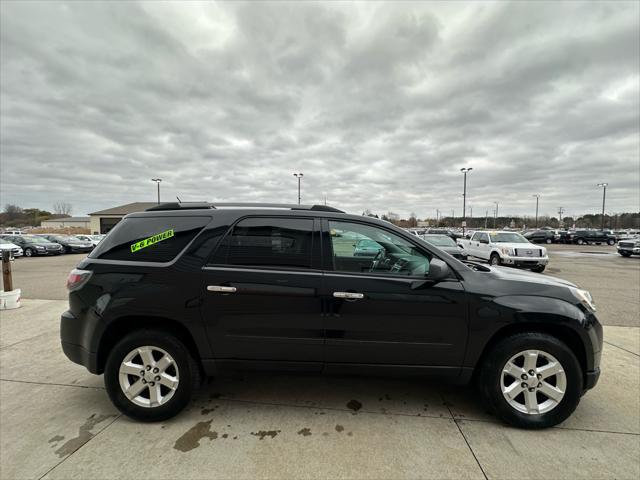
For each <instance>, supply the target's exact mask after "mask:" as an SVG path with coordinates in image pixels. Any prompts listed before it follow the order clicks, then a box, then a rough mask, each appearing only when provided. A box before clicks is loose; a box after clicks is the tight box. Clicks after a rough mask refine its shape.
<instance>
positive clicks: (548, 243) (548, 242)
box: [545, 238, 553, 245]
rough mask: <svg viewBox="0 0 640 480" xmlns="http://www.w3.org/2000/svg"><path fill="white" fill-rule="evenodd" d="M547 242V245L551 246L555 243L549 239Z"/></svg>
mask: <svg viewBox="0 0 640 480" xmlns="http://www.w3.org/2000/svg"><path fill="white" fill-rule="evenodd" d="M545 242H547V245H550V244H552V243H553V240H551V239H550V238H547V239H546V240H545Z"/></svg>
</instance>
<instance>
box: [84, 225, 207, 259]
mask: <svg viewBox="0 0 640 480" xmlns="http://www.w3.org/2000/svg"><path fill="white" fill-rule="evenodd" d="M208 222H209V217H144V218H142V217H140V218H126V219H124V220H123V221H121V222H120V223H118V225H117V226H116V227H114V229H113V230H111V231H110V232H109V234H108V235H107V236H106V237H105V238H104V239H103V240H102V241H101V242H100V243H99V244H98V246H97V247H96V248H95V249H94V250H93V251H92V252H91V254H90V255H89V257H91V258H101V259H106V260H129V261H138V262H169V261H171V260H173V259H174V258H175V257H176V255H177V254H178V253H180V251H182V249H183V248H184V247H186V246H187V244H188V243H189V242H190V241H191V240H192V239H193V238H194V237H195V236H196V235H197V234H198V233H199V232H200V230H202V227H204V226H205V225H206V224H207V223H208Z"/></svg>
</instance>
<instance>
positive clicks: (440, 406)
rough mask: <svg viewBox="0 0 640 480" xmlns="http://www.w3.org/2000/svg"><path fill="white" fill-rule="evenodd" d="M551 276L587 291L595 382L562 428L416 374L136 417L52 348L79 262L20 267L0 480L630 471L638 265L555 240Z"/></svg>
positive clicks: (199, 402) (223, 381) (607, 250)
mask: <svg viewBox="0 0 640 480" xmlns="http://www.w3.org/2000/svg"><path fill="white" fill-rule="evenodd" d="M550 256H551V262H550V265H549V267H548V269H547V271H546V272H545V274H548V275H555V276H558V277H562V278H566V279H568V280H571V281H573V282H575V283H577V284H578V285H580V286H581V287H583V288H586V289H588V290H590V291H591V293H592V294H593V296H594V298H595V301H596V304H597V306H598V309H599V317H600V319H601V321H602V322H603V323H604V324H605V325H607V326H606V327H605V342H606V344H605V350H604V354H603V360H602V370H603V374H602V377H601V379H600V383H599V385H598V386H597V387H596V388H595V389H594V390H592V391H590V392H589V393H588V394H587V395H586V396H585V397H584V398H583V400H582V403H581V404H580V406H579V407H578V410H577V411H576V412H575V413H574V415H573V416H572V417H571V418H570V419H569V420H568V421H566V422H565V423H564V424H562V425H560V426H559V427H557V428H552V429H549V430H546V431H538V432H534V431H523V430H517V429H513V428H509V427H506V426H504V425H503V424H501V423H499V422H497V421H496V420H495V419H494V418H493V417H491V416H490V415H488V414H486V413H485V412H484V411H483V409H482V408H481V406H480V405H479V404H478V401H477V400H476V396H475V394H474V392H473V391H472V390H471V389H468V388H461V387H455V386H448V385H443V384H440V383H437V382H428V383H425V382H424V381H420V380H411V379H381V378H361V377H355V378H354V377H322V376H309V375H304V376H302V375H288V374H277V375H275V374H270V373H264V374H246V375H238V376H233V377H223V378H216V379H214V380H212V381H210V382H209V383H208V384H207V385H206V386H205V387H204V388H203V389H202V391H201V392H200V394H199V395H198V396H197V398H196V399H195V400H194V401H193V402H192V405H191V406H190V408H189V409H188V410H187V411H185V412H184V413H182V414H181V415H179V416H178V417H176V418H174V419H172V420H170V421H167V422H164V423H158V424H142V423H136V422H133V421H131V420H129V419H127V418H125V417H122V416H120V415H119V413H118V412H117V411H116V410H115V409H114V407H113V406H112V405H111V403H110V401H109V400H108V398H107V395H106V392H105V390H104V388H103V384H102V378H101V377H95V376H93V375H90V374H89V373H88V372H86V370H85V369H84V368H83V367H80V366H78V365H74V364H72V363H71V362H69V361H68V360H67V359H66V358H65V357H64V355H63V354H62V352H61V350H60V346H59V332H58V322H59V314H60V313H61V312H62V311H63V310H65V309H66V301H65V299H66V292H65V290H64V281H65V279H66V276H67V274H68V272H69V270H70V269H71V268H73V267H74V266H75V264H76V263H77V262H78V261H80V260H81V258H82V256H81V255H64V256H60V257H49V258H31V259H19V260H17V261H16V262H14V264H13V270H14V283H15V285H16V286H17V287H18V288H21V289H22V291H23V298H24V299H25V300H24V305H23V308H21V309H19V310H15V311H11V312H2V314H1V316H2V318H1V320H0V420H1V428H0V478H89V477H92V478H131V477H158V478H176V477H181V478H268V477H278V478H282V477H304V478H327V477H341V478H354V477H357V478H360V477H368V478H514V477H518V478H540V477H543V478H594V477H595V478H604V477H606V478H637V477H638V476H639V475H640V466H639V463H638V458H639V457H640V417H639V415H638V411H640V329H639V328H638V327H640V298H639V295H638V293H639V291H638V290H639V288H640V258H637V257H634V258H622V257H620V256H619V255H617V254H616V253H615V248H612V247H607V246H573V245H552V246H550Z"/></svg>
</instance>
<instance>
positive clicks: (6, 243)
mask: <svg viewBox="0 0 640 480" xmlns="http://www.w3.org/2000/svg"><path fill="white" fill-rule="evenodd" d="M10 243H11V242H7V241H6V240H5V239H4V238H0V245H8V244H10Z"/></svg>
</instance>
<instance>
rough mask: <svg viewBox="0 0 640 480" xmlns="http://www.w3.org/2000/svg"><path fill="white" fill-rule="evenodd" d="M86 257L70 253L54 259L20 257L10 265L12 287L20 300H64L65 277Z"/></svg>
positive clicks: (65, 294) (65, 293)
mask: <svg viewBox="0 0 640 480" xmlns="http://www.w3.org/2000/svg"><path fill="white" fill-rule="evenodd" d="M85 257H86V255H84V254H80V253H70V254H67V255H57V256H54V257H31V258H27V257H22V258H18V259H17V260H16V261H15V262H13V263H12V265H11V270H12V271H13V285H14V287H15V288H19V289H20V290H22V292H21V295H22V298H36V299H39V300H64V299H66V298H67V289H66V284H67V276H68V275H69V272H70V271H71V270H73V268H75V266H76V265H77V264H78V263H79V262H80V261H81V260H82V259H83V258H85Z"/></svg>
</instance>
